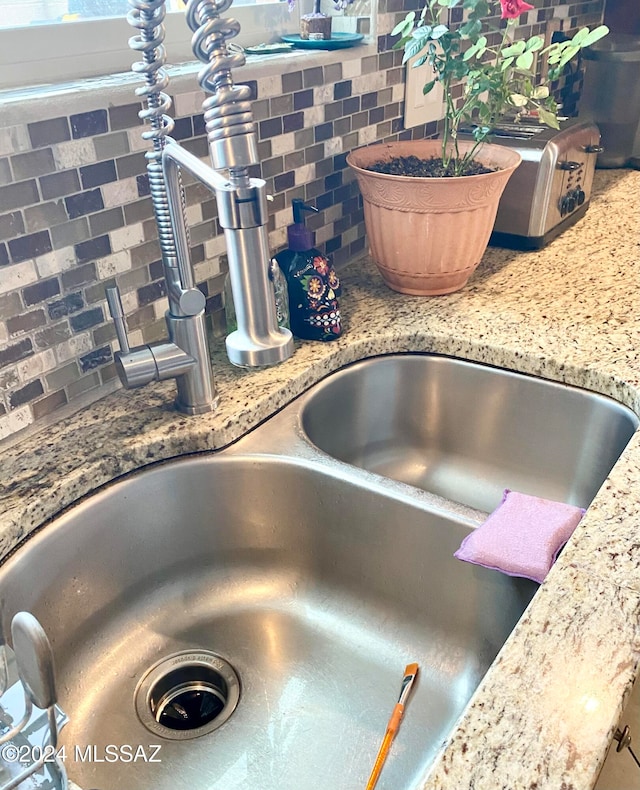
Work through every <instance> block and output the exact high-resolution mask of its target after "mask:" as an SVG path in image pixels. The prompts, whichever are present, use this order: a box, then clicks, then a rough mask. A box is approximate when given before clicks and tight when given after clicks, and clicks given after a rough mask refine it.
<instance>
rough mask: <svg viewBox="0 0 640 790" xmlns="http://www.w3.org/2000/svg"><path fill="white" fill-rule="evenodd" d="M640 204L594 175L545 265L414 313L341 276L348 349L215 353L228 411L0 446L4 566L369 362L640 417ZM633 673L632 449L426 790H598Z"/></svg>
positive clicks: (615, 183)
mask: <svg viewBox="0 0 640 790" xmlns="http://www.w3.org/2000/svg"><path fill="white" fill-rule="evenodd" d="M638 194H640V173H638V172H634V171H598V172H597V174H596V184H595V191H594V195H593V199H592V205H591V207H590V209H589V212H588V213H587V215H586V217H585V218H584V219H583V220H581V221H580V222H579V223H578V224H577V225H576V226H574V227H573V228H571V229H569V230H567V231H566V232H565V233H564V234H563V235H562V236H560V237H559V238H558V239H556V240H555V241H554V242H553V243H552V244H550V245H549V246H548V247H547V248H546V249H544V250H542V251H538V252H529V253H522V252H514V251H510V250H502V249H489V250H488V252H487V253H486V255H485V257H484V259H483V262H482V264H481V266H480V267H479V269H478V271H477V272H476V273H475V274H474V276H473V277H472V278H471V280H470V282H469V283H468V285H467V286H466V288H465V289H464V290H463V291H461V292H459V293H456V294H452V295H450V296H444V297H434V298H419V297H407V296H402V295H400V294H396V293H394V292H392V291H389V290H388V289H387V288H386V287H385V286H384V285H383V284H382V281H381V279H380V277H379V275H378V273H377V271H376V269H375V267H374V266H373V265H372V264H371V262H370V261H369V260H367V259H363V260H361V261H358V262H355V263H353V264H351V265H350V266H349V267H347V268H346V269H345V270H343V272H342V281H343V286H344V296H343V298H342V302H341V306H342V310H343V314H344V316H345V327H346V331H345V334H344V336H343V337H342V338H340V339H338V340H336V341H334V342H333V343H328V344H320V343H305V344H297V350H296V353H295V355H294V357H293V358H292V359H290V360H289V361H287V362H286V363H284V364H282V365H279V366H277V367H275V368H272V369H268V370H260V371H243V370H239V369H235V368H232V367H231V366H230V365H229V363H228V362H227V361H226V357H225V356H224V353H223V350H222V346H223V341H222V340H218V341H216V342H215V346H216V350H215V352H214V360H213V364H214V371H215V374H216V381H217V386H218V390H219V394H220V406H219V408H218V410H217V411H216V412H215V413H214V414H212V415H207V416H204V417H183V416H181V415H179V414H177V413H175V412H174V411H172V409H171V401H172V396H173V387H172V384H171V383H167V384H162V385H154V386H150V387H147V388H145V389H144V390H140V391H137V392H122V391H119V392H117V393H115V394H112V395H109V396H108V397H106V398H104V399H103V400H101V401H99V402H98V403H96V404H94V405H93V406H90V407H87V408H86V409H84V410H83V411H81V412H79V413H78V414H76V415H75V416H74V417H71V418H68V419H66V420H65V421H63V422H60V423H57V424H56V425H54V426H52V427H49V428H47V429H45V430H42V431H40V432H39V433H37V434H35V435H32V436H29V437H28V438H25V439H24V440H23V441H21V442H18V443H16V444H14V445H12V446H9V447H5V448H4V449H3V450H0V451H1V458H2V480H1V482H0V502H1V505H0V509H1V513H0V553H1V554H5V553H6V552H7V551H9V550H11V549H12V548H13V547H14V546H15V545H16V544H17V543H18V542H19V541H20V540H22V539H23V538H24V537H25V536H26V535H27V534H28V533H29V532H31V531H32V530H34V529H36V528H38V527H40V526H41V525H42V524H44V523H45V522H46V521H47V519H49V518H51V517H52V516H54V515H55V514H56V513H57V512H58V511H59V510H60V509H61V508H63V507H65V506H67V505H69V504H70V503H72V502H73V501H75V500H76V499H78V498H79V497H81V496H83V495H84V494H87V493H88V492H90V491H91V490H93V489H95V488H96V487H97V486H99V485H101V484H103V483H105V482H108V481H110V480H112V479H113V478H114V477H116V476H118V475H120V474H123V473H125V472H128V471H130V470H133V469H136V468H138V467H140V466H143V465H145V464H149V463H152V462H154V461H157V460H161V459H166V458H170V457H173V456H178V455H182V454H185V453H190V452H194V451H201V450H213V449H217V448H221V447H224V446H226V445H227V444H229V443H231V442H233V441H234V440H236V439H237V438H239V437H240V436H242V435H243V434H244V433H245V432H246V431H248V430H249V429H251V428H252V427H254V426H255V425H257V424H258V423H259V422H261V421H262V420H264V419H265V418H266V417H268V416H269V415H271V414H272V413H273V412H274V411H276V410H277V409H279V408H280V407H281V406H283V405H284V404H286V403H288V402H289V401H291V400H292V399H293V398H294V397H295V396H296V395H298V394H299V393H301V392H303V391H304V390H305V389H307V388H308V387H309V386H310V385H311V384H313V383H314V382H316V381H318V380H319V379H320V378H322V377H323V376H325V375H326V374H327V373H330V372H331V371H333V370H336V369H337V368H340V367H342V366H343V365H345V364H347V363H349V362H353V361H355V360H358V359H361V358H363V357H367V356H371V355H375V354H384V353H388V352H399V351H400V352H401V351H434V352H437V353H443V354H449V355H452V356H457V357H461V358H464V359H471V360H477V361H481V362H487V363H490V364H493V365H497V366H501V367H505V368H509V369H512V370H517V371H522V372H526V373H531V374H535V375H539V376H543V377H545V378H549V379H553V380H556V381H561V382H566V383H569V384H573V385H577V386H579V387H585V388H587V389H590V390H594V391H596V392H600V393H603V394H606V395H610V396H612V397H614V398H616V399H617V400H619V401H621V402H622V403H624V404H626V405H627V406H629V407H630V408H632V409H633V410H634V411H635V412H636V413H640V276H639V275H640V271H639V270H640V248H639V242H640V215H639V213H638V210H637V207H636V200H637V195H638ZM639 661H640V434H638V433H636V435H635V436H634V438H633V439H632V440H631V442H630V444H629V445H628V447H627V449H626V450H625V452H624V454H623V456H622V457H621V459H620V461H619V462H618V463H617V465H616V466H615V467H614V469H613V471H612V473H611V475H610V476H609V478H608V479H607V481H606V482H605V484H604V485H603V487H602V489H601V490H600V492H599V493H598V495H597V497H596V498H595V500H594V502H593V504H592V505H591V507H590V508H589V510H588V512H587V514H586V516H585V518H584V519H583V521H582V522H581V524H580V526H579V527H578V529H577V530H576V532H575V534H574V536H573V538H572V539H571V541H570V543H569V544H568V546H567V547H566V549H565V550H564V551H563V553H562V555H561V557H560V559H559V561H558V562H557V564H556V565H555V566H554V568H553V570H552V571H551V573H550V574H549V576H548V578H547V580H546V581H545V583H544V584H543V585H542V587H541V589H540V591H539V592H538V594H537V595H536V597H535V598H534V601H533V603H532V605H531V606H530V607H529V609H528V610H527V612H526V613H525V615H524V617H523V619H522V620H521V621H520V623H519V624H518V626H517V627H516V629H515V631H514V633H513V634H512V636H511V637H510V639H509V640H508V642H507V643H506V645H505V646H504V648H503V650H502V651H501V653H500V654H499V656H498V658H497V659H496V661H495V662H494V664H493V666H492V667H491V669H490V670H489V672H488V673H487V675H486V677H485V679H484V681H483V682H482V684H481V685H480V687H479V688H478V690H477V691H476V693H475V695H474V696H473V698H472V700H471V702H470V704H469V706H468V707H467V709H466V711H465V712H464V714H463V715H462V717H461V719H460V720H459V722H458V724H457V726H456V728H455V729H454V731H453V732H452V734H451V737H450V739H449V740H448V741H447V742H446V743H445V744H443V748H442V750H441V752H440V754H439V756H438V757H437V759H436V761H435V763H434V765H433V766H432V767H431V769H430V770H429V773H428V774H427V775H425V777H424V778H423V780H422V781H421V782H420V786H424V788H425V790H426V788H429V789H430V790H431V788H442V789H443V790H444V788H447V789H451V790H464V789H465V788H469V789H471V788H474V790H495V789H496V788H507V789H508V790H520V788H522V790H525V789H526V790H533V788H537V790H542V789H543V788H549V789H551V788H553V790H560V788H563V790H582V789H583V788H590V787H592V786H593V785H594V783H595V781H596V779H597V775H598V772H599V770H600V767H601V765H602V762H603V760H604V757H605V754H606V749H607V746H608V744H609V742H610V740H611V737H612V735H613V732H614V730H615V727H616V724H617V722H618V720H619V717H620V714H621V712H622V709H623V706H624V702H625V701H626V698H627V696H628V693H629V691H630V688H631V685H632V682H633V679H634V677H635V676H636V674H637V671H638V662H639ZM331 790H334V789H333V788H332V789H331ZM335 790H343V789H342V788H340V789H338V788H335ZM344 790H349V789H348V788H344Z"/></svg>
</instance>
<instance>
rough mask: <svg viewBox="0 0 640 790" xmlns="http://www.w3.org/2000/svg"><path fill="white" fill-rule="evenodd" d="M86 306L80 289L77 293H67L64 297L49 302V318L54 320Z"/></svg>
mask: <svg viewBox="0 0 640 790" xmlns="http://www.w3.org/2000/svg"><path fill="white" fill-rule="evenodd" d="M83 307H84V299H83V298H82V294H81V293H80V291H77V292H76V293H71V294H67V295H66V296H63V297H62V299H56V300H55V301H54V302H49V303H48V305H47V310H48V311H49V318H50V319H51V320H52V321H57V320H58V319H59V318H64V317H65V316H68V315H72V314H73V313H77V312H78V311H79V310H82V308H83Z"/></svg>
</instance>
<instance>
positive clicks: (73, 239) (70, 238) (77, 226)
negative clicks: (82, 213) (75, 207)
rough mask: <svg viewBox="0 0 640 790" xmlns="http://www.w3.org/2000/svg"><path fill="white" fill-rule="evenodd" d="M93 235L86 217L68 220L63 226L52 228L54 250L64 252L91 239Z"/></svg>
mask: <svg viewBox="0 0 640 790" xmlns="http://www.w3.org/2000/svg"><path fill="white" fill-rule="evenodd" d="M91 236H92V233H91V231H90V229H89V223H88V222H87V218H86V217H80V218H79V219H73V220H68V221H67V222H64V223H63V224H61V225H56V226H55V227H53V228H51V241H52V243H53V249H54V250H62V249H64V248H65V247H71V246H72V245H73V244H79V243H80V242H81V241H87V239H90V238H91Z"/></svg>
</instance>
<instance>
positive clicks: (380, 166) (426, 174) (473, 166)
mask: <svg viewBox="0 0 640 790" xmlns="http://www.w3.org/2000/svg"><path fill="white" fill-rule="evenodd" d="M497 169H498V168H490V167H485V166H484V165H483V164H482V163H481V162H478V161H477V160H475V159H472V160H471V162H469V164H468V165H467V168H466V170H465V171H464V173H463V174H462V175H463V176H478V175H482V174H483V173H495V171H496V170H497ZM365 170H371V171H372V172H374V173H384V174H385V175H388V176H414V177H415V178H447V177H451V178H455V177H456V176H455V173H454V172H453V167H452V165H451V163H449V164H448V165H447V167H445V166H444V164H443V162H442V159H441V158H440V159H439V158H437V157H431V158H430V159H420V158H419V157H417V156H395V157H393V159H387V160H380V161H378V162H373V164H371V165H369V166H367V167H365Z"/></svg>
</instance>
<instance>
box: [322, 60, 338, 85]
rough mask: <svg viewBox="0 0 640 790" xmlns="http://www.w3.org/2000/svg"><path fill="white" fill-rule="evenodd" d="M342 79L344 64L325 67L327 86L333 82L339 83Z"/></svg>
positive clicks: (331, 64) (332, 64)
mask: <svg viewBox="0 0 640 790" xmlns="http://www.w3.org/2000/svg"><path fill="white" fill-rule="evenodd" d="M341 79H342V63H329V64H328V65H327V66H325V67H324V82H325V85H330V84H331V83H332V82H339V81H340V80H341Z"/></svg>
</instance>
